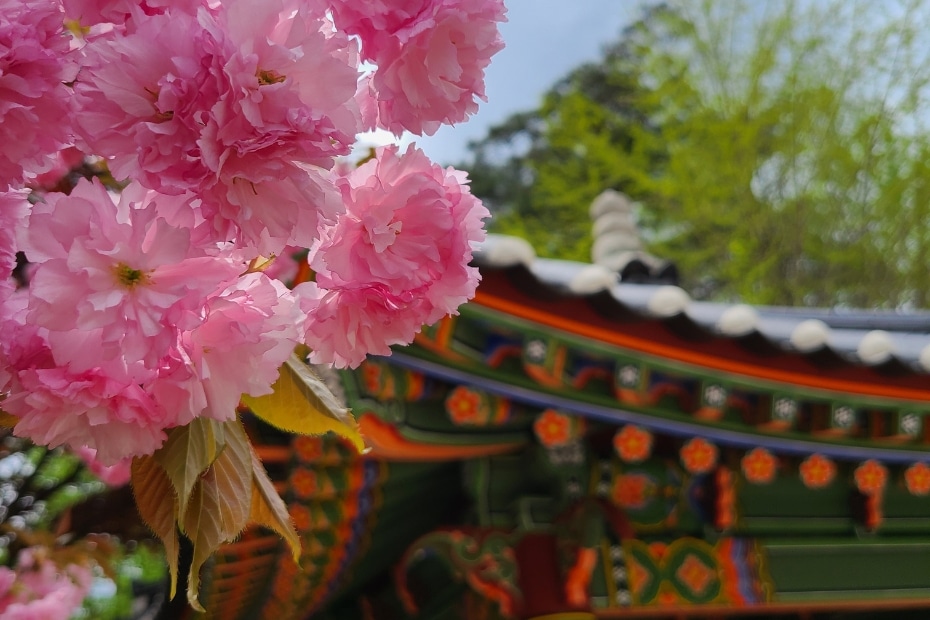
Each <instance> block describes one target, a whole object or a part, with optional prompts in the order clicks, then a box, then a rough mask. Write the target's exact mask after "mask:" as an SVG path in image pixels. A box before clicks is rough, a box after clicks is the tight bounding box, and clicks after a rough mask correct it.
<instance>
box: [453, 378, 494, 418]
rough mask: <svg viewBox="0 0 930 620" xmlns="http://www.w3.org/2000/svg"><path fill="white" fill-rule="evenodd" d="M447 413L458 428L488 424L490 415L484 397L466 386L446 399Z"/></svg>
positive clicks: (455, 390)
mask: <svg viewBox="0 0 930 620" xmlns="http://www.w3.org/2000/svg"><path fill="white" fill-rule="evenodd" d="M446 413H448V414H449V419H450V420H452V422H453V424H455V425H456V426H477V425H480V424H483V423H485V422H487V420H488V417H489V415H490V414H489V412H488V405H487V403H486V402H485V401H484V397H483V396H482V395H481V394H479V393H478V392H476V391H474V390H472V389H471V388H468V387H465V386H464V385H459V386H457V387H456V388H455V389H454V390H452V392H450V393H449V396H447V397H446Z"/></svg>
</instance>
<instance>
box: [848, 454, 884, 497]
mask: <svg viewBox="0 0 930 620" xmlns="http://www.w3.org/2000/svg"><path fill="white" fill-rule="evenodd" d="M855 477H856V486H857V487H859V491H861V492H862V493H864V494H866V495H875V494H877V493H881V491H882V489H884V488H885V483H886V482H887V481H888V470H887V469H885V466H884V465H882V464H881V463H879V462H878V461H875V460H873V459H869V460H868V461H866V462H865V463H863V464H862V465H860V466H859V467H857V468H856V473H855Z"/></svg>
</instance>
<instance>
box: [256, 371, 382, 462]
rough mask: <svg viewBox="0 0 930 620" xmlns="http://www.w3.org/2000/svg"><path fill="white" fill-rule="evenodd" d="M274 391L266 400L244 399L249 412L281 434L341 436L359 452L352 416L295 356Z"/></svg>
mask: <svg viewBox="0 0 930 620" xmlns="http://www.w3.org/2000/svg"><path fill="white" fill-rule="evenodd" d="M272 389H273V390H274V391H273V392H272V393H271V394H268V395H266V396H248V395H243V397H242V402H243V403H245V405H247V406H248V407H249V409H251V410H252V412H253V413H254V414H255V415H257V416H258V417H260V418H261V419H263V420H264V421H266V422H268V423H269V424H271V425H272V426H276V427H277V428H280V429H282V430H285V431H288V432H291V433H300V434H302V435H322V434H324V433H327V432H329V431H332V432H334V433H336V434H337V435H340V436H342V437H344V438H346V439H348V440H349V441H351V442H352V444H353V445H354V446H355V447H356V449H358V450H359V452H363V451H364V450H365V442H364V440H363V439H362V435H361V433H359V430H358V425H357V424H356V422H355V418H354V417H352V413H351V412H350V411H349V410H348V409H346V408H345V407H343V406H342V405H341V404H340V403H339V401H338V400H337V399H336V397H335V396H334V395H333V393H332V392H331V391H330V390H329V388H328V387H326V384H325V383H324V382H323V380H322V379H321V378H320V377H319V376H318V375H317V374H316V373H315V372H313V370H312V369H311V368H310V367H309V366H307V364H305V363H304V362H303V361H301V359H300V358H299V357H297V355H296V354H292V355H291V357H290V359H288V360H287V361H286V362H284V364H282V366H281V372H280V375H279V376H278V380H277V381H275V383H274V385H273V386H272Z"/></svg>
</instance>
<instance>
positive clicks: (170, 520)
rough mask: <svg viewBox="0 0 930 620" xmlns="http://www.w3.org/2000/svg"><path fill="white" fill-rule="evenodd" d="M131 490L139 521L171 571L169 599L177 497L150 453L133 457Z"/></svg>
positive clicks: (175, 565)
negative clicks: (156, 540)
mask: <svg viewBox="0 0 930 620" xmlns="http://www.w3.org/2000/svg"><path fill="white" fill-rule="evenodd" d="M131 471H132V492H133V494H134V495H135V497H136V507H137V508H138V510H139V515H140V516H141V517H142V520H143V521H145V523H146V524H147V525H148V526H149V527H150V528H151V529H152V532H154V533H155V535H156V536H158V538H159V539H161V542H162V544H163V545H164V546H165V556H166V558H167V560H168V571H169V573H170V574H171V593H170V594H171V598H174V595H175V593H176V592H177V588H178V553H179V552H180V547H179V544H178V528H177V525H176V524H177V518H178V498H177V495H176V494H175V491H174V487H173V486H172V484H171V480H169V479H168V474H166V473H165V470H163V469H162V468H161V466H160V465H159V464H158V463H156V462H155V459H154V458H152V457H151V456H139V457H136V458H134V459H133V460H132V469H131Z"/></svg>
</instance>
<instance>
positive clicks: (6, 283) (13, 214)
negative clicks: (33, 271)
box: [0, 190, 29, 304]
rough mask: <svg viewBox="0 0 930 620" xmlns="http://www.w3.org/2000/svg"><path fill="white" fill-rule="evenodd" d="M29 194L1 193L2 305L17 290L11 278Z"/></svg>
mask: <svg viewBox="0 0 930 620" xmlns="http://www.w3.org/2000/svg"><path fill="white" fill-rule="evenodd" d="M28 195H29V194H28V192H26V191H25V190H8V191H5V192H0V304H3V302H4V300H5V299H6V298H7V297H9V295H10V293H11V292H12V291H13V289H14V288H15V284H14V282H13V280H12V279H11V277H10V274H11V272H12V271H13V268H14V267H15V266H16V250H17V249H18V248H17V244H16V230H17V229H19V228H21V227H22V226H23V225H24V224H25V223H26V216H27V215H28V213H29V201H28V199H27V198H28Z"/></svg>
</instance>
